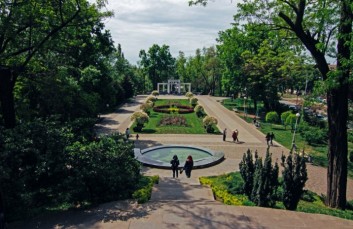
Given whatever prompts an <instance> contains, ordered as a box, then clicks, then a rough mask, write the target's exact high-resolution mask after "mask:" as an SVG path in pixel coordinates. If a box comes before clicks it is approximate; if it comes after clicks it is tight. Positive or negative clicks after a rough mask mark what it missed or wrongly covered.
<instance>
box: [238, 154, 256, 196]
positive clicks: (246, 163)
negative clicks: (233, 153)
mask: <svg viewBox="0 0 353 229" xmlns="http://www.w3.org/2000/svg"><path fill="white" fill-rule="evenodd" d="M255 158H256V159H257V158H258V156H257V151H255ZM239 168H240V174H241V177H242V178H243V180H244V186H243V191H244V193H245V195H247V196H248V197H249V198H251V192H252V188H253V184H254V172H255V165H254V161H253V157H252V154H251V151H250V149H248V151H247V152H246V154H245V153H244V155H243V159H242V161H241V162H240V164H239Z"/></svg>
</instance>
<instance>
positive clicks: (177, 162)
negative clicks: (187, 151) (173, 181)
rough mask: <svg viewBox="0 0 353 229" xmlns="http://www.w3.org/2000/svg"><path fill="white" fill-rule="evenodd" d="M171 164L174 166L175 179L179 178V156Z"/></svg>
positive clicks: (174, 157) (175, 156)
mask: <svg viewBox="0 0 353 229" xmlns="http://www.w3.org/2000/svg"><path fill="white" fill-rule="evenodd" d="M170 164H171V165H172V170H173V178H175V176H176V177H177V178H178V168H179V159H178V156H177V155H174V156H173V160H171V161H170Z"/></svg>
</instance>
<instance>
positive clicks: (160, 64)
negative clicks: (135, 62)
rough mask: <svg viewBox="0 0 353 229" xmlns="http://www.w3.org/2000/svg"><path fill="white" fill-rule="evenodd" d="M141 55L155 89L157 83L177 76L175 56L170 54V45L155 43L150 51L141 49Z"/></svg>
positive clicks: (143, 66) (143, 65)
mask: <svg viewBox="0 0 353 229" xmlns="http://www.w3.org/2000/svg"><path fill="white" fill-rule="evenodd" d="M139 56H140V58H141V61H140V65H141V66H142V68H143V69H144V71H145V72H146V73H147V75H148V77H149V79H150V80H151V81H152V85H153V90H156V89H157V83H160V82H163V81H166V80H168V79H169V78H173V77H174V76H176V75H175V58H174V57H173V56H172V55H171V54H170V51H169V46H167V45H162V46H159V45H157V44H154V45H152V46H151V47H150V48H149V49H148V52H146V51H145V50H141V51H140V54H139Z"/></svg>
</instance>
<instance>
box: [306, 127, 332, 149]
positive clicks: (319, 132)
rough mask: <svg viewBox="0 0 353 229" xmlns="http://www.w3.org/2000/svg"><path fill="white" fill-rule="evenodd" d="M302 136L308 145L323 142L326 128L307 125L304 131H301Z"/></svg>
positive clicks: (325, 137)
mask: <svg viewBox="0 0 353 229" xmlns="http://www.w3.org/2000/svg"><path fill="white" fill-rule="evenodd" d="M302 136H303V137H304V139H305V141H307V142H308V144H309V145H312V144H323V143H325V142H326V141H327V138H328V136H327V130H326V129H320V128H317V127H309V128H308V129H307V130H306V131H303V132H302Z"/></svg>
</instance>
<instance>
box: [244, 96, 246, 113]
mask: <svg viewBox="0 0 353 229" xmlns="http://www.w3.org/2000/svg"><path fill="white" fill-rule="evenodd" d="M245 106H246V96H244V118H245V117H246V108H245Z"/></svg>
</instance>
